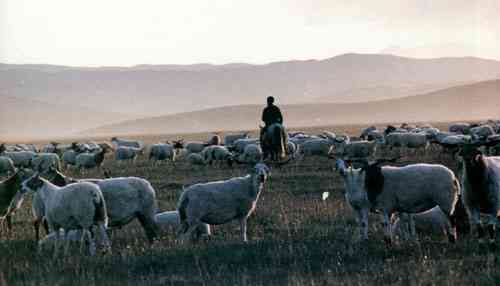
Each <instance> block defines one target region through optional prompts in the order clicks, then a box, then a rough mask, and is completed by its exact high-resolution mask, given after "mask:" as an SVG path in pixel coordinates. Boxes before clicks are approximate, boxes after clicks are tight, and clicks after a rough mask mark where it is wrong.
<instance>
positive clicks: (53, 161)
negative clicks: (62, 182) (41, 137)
mask: <svg viewBox="0 0 500 286" xmlns="http://www.w3.org/2000/svg"><path fill="white" fill-rule="evenodd" d="M31 166H32V168H33V169H34V170H37V171H39V172H40V173H45V172H47V171H48V170H49V168H50V167H54V168H56V169H57V170H61V160H60V159H59V155H57V153H38V154H36V156H35V157H33V159H32V160H31Z"/></svg>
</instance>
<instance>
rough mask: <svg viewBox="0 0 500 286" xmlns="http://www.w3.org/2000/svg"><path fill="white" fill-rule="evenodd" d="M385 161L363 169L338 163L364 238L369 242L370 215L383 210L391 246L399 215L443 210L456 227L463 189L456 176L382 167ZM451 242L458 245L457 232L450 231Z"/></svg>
mask: <svg viewBox="0 0 500 286" xmlns="http://www.w3.org/2000/svg"><path fill="white" fill-rule="evenodd" d="M382 162H383V161H378V162H376V163H375V164H367V165H366V166H365V167H363V168H361V169H354V168H352V167H349V168H347V167H346V165H345V162H344V161H343V160H340V159H339V160H337V169H338V170H339V172H340V174H341V176H342V177H343V179H344V183H345V188H346V193H345V196H346V199H347V201H348V202H349V204H350V205H351V207H352V208H353V209H354V210H355V211H356V214H357V216H358V221H359V223H360V225H361V234H362V237H363V238H364V239H367V238H368V212H369V211H370V210H380V211H381V212H382V214H383V217H384V236H385V240H386V242H387V243H389V244H390V243H391V238H392V231H391V224H390V217H391V216H392V214H393V213H395V212H404V213H410V214H414V213H420V212H423V211H426V210H429V209H431V208H433V207H435V206H439V207H440V208H441V209H442V210H443V212H444V213H445V214H446V215H447V216H448V219H451V223H452V226H453V227H454V225H455V219H454V217H453V215H454V208H455V204H456V203H457V201H458V194H459V193H460V185H459V182H458V180H457V179H456V178H455V175H454V174H453V172H452V171H451V170H450V169H448V168H446V167H445V166H443V165H431V164H412V165H408V166H405V167H389V166H384V167H379V166H378V165H379V164H380V163H382ZM448 234H450V235H449V236H448V239H449V241H450V242H454V241H455V238H456V237H455V235H454V234H455V231H454V230H453V229H452V228H449V229H448Z"/></svg>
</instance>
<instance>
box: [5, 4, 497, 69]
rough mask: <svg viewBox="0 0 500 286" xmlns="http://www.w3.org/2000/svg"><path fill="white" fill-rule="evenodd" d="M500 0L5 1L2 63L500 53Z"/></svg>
mask: <svg viewBox="0 0 500 286" xmlns="http://www.w3.org/2000/svg"><path fill="white" fill-rule="evenodd" d="M499 35H500V1H499V0H383V1H375V0H367V1H353V0H345V1H344V0H343V1H334V0H330V1H327V0H303V1H299V0H290V1H279V0H262V1H260V0H251V1H248V0H245V1H236V0H227V1H215V0H206V1H205V0H200V1H189V0H185V1H184V0H182V1H179V0H176V1H168V0H159V1H139V0H136V1H126V0H117V1H114V0H80V1H77V0H57V1H56V0H43V1H41V0H0V62H7V63H50V64H63V65H89V66H99V65H135V64H174V63H175V64H189V63H198V62H210V63H217V64H221V63H228V62H249V63H265V62H270V61H277V60H289V59H310V58H318V59H319V58H328V57H332V56H335V55H337V54H341V53H346V52H359V53H378V52H380V51H386V52H393V53H398V54H402V55H410V56H419V57H433V56H443V55H452V56H460V55H472V56H480V57H486V58H495V59H500V36H499Z"/></svg>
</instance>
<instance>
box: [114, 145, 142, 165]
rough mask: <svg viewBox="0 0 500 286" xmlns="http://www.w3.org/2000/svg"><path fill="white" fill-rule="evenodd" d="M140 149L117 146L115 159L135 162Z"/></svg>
mask: <svg viewBox="0 0 500 286" xmlns="http://www.w3.org/2000/svg"><path fill="white" fill-rule="evenodd" d="M139 152H140V149H138V148H135V147H126V146H119V147H118V148H117V149H116V152H115V159H116V160H117V161H125V160H127V161H130V162H135V160H136V158H137V155H138V154H139Z"/></svg>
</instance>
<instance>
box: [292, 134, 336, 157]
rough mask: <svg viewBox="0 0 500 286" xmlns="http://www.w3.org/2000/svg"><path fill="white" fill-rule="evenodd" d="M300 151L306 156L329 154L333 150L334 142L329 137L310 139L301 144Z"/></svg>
mask: <svg viewBox="0 0 500 286" xmlns="http://www.w3.org/2000/svg"><path fill="white" fill-rule="evenodd" d="M299 146H300V147H299V148H300V153H301V154H302V157H304V156H313V155H316V156H328V154H330V151H331V150H332V148H333V147H332V146H333V142H331V141H330V140H328V139H321V138H320V139H310V140H307V141H305V142H303V143H302V144H299Z"/></svg>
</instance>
